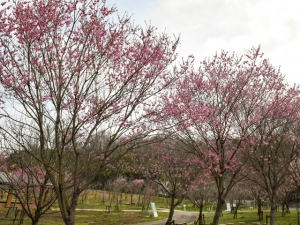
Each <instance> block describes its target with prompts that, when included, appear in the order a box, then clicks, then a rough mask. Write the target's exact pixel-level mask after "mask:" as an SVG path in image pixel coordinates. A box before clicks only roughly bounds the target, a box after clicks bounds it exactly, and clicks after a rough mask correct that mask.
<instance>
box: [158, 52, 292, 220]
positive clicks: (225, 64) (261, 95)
mask: <svg viewBox="0 0 300 225" xmlns="http://www.w3.org/2000/svg"><path fill="white" fill-rule="evenodd" d="M193 67H194V59H193V57H192V56H191V57H189V59H188V60H187V61H185V62H183V63H182V66H181V68H182V69H183V70H184V71H185V76H183V77H182V79H180V80H179V82H178V83H177V84H176V86H175V87H174V88H173V89H170V91H169V92H168V93H167V94H166V95H165V97H164V104H161V105H158V106H157V107H156V109H155V110H156V111H157V114H156V115H157V117H156V119H157V120H159V121H165V123H164V124H163V126H165V127H170V128H173V129H172V130H169V132H173V134H174V135H175V134H176V135H177V136H178V139H179V140H182V141H183V144H185V145H186V146H187V148H188V149H193V151H194V154H195V155H196V156H197V157H198V158H199V159H200V160H201V162H202V164H203V165H202V166H201V168H204V170H205V171H206V172H207V177H210V178H211V179H213V180H214V181H215V184H216V187H217V190H218V200H217V208H216V212H215V216H214V219H213V225H217V224H218V221H219V217H220V215H221V212H222V207H223V205H224V204H225V199H226V197H227V195H228V193H229V192H230V191H231V189H232V188H233V187H234V185H235V184H236V183H237V182H239V181H240V179H242V178H243V177H242V176H239V174H240V172H241V170H242V168H243V167H244V165H245V163H246V161H247V159H248V158H247V157H245V155H246V153H247V152H248V151H249V143H250V141H251V140H252V137H253V136H254V133H255V131H256V130H257V129H258V128H259V127H260V126H261V125H262V123H263V121H264V120H263V119H264V118H266V117H268V115H270V114H272V107H275V105H281V101H280V99H281V97H280V94H281V93H284V92H285V91H287V85H286V84H284V77H283V76H282V74H281V73H280V71H279V70H278V69H276V68H274V67H273V66H272V65H271V64H270V62H269V60H267V59H264V58H263V54H262V53H260V48H259V47H258V48H257V49H255V48H253V49H251V50H250V51H248V52H247V53H246V54H244V55H243V56H242V57H238V56H236V55H235V54H232V55H230V54H229V53H227V52H224V51H222V52H221V53H220V54H216V55H214V56H213V57H212V58H211V59H210V58H207V59H205V60H204V61H202V62H201V64H200V67H199V69H198V70H194V68H193ZM276 99H278V100H277V101H275V100H276ZM267 103H268V104H267ZM290 103H291V102H290ZM285 104H286V103H284V105H285ZM267 106H268V107H269V108H267Z"/></svg>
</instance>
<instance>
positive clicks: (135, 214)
mask: <svg viewBox="0 0 300 225" xmlns="http://www.w3.org/2000/svg"><path fill="white" fill-rule="evenodd" d="M103 197H104V193H103V192H101V191H95V190H94V191H92V190H91V191H89V192H88V193H85V196H82V198H81V199H80V201H79V204H78V209H77V212H76V225H85V224H91V225H92V224H93V225H97V224H99V225H125V224H137V223H141V222H148V221H153V220H166V218H167V216H168V213H166V212H161V211H159V210H160V209H166V208H167V205H168V201H167V200H166V199H164V198H160V197H151V198H149V199H147V201H153V202H155V204H156V207H157V209H158V211H159V213H158V217H157V218H153V217H152V216H151V215H152V211H151V210H149V211H142V207H141V206H137V204H136V205H127V204H126V203H128V202H129V201H130V200H131V198H130V197H131V196H130V195H125V194H123V195H122V202H123V204H122V205H120V206H119V208H118V211H116V210H115V203H112V208H111V212H110V213H108V212H105V210H106V207H107V203H108V197H107V196H106V197H105V198H104V199H103ZM139 199H140V200H141V196H137V195H134V196H133V198H132V200H133V202H135V203H137V202H138V201H139ZM103 200H104V201H103ZM119 200H120V199H119ZM103 202H104V203H105V204H103ZM183 205H186V210H188V211H195V210H197V209H196V208H194V207H192V205H191V204H190V203H189V202H188V201H185V202H183V203H182V204H181V206H179V207H177V209H178V210H183ZM207 207H208V206H206V207H205V209H206V208H207ZM7 211H8V209H0V224H1V225H11V224H13V221H14V218H12V217H10V216H9V217H6V213H7ZM266 215H269V211H268V209H267V208H265V209H264V221H258V220H257V219H258V216H257V211H256V209H255V208H254V209H253V210H250V209H249V207H243V208H242V210H239V211H238V216H237V218H236V219H233V214H231V213H229V212H224V213H223V216H222V217H221V218H220V221H219V224H226V223H234V224H235V225H238V223H239V222H246V224H247V225H248V224H249V225H251V223H252V222H260V224H263V223H265V222H266ZM213 216H214V212H213V211H212V212H205V213H204V218H205V223H206V224H210V223H211V222H212V221H213ZM17 218H18V217H17ZM15 224H17V221H16V222H15ZM23 224H24V225H29V224H31V222H30V219H29V218H28V217H27V216H25V220H24V223H23ZM39 224H40V225H63V224H64V223H63V221H62V219H61V215H60V212H59V211H58V206H57V205H54V207H53V210H51V211H49V212H48V213H47V214H45V215H44V216H43V217H42V218H41V220H40V223H39ZM276 224H277V225H297V224H298V212H297V211H296V210H291V213H290V214H286V215H285V216H284V217H282V215H281V212H277V213H276Z"/></svg>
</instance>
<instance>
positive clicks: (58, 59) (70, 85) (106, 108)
mask: <svg viewBox="0 0 300 225" xmlns="http://www.w3.org/2000/svg"><path fill="white" fill-rule="evenodd" d="M177 44H178V39H177V38H174V39H172V38H170V37H169V36H167V35H166V34H165V33H158V32H157V31H156V29H155V28H154V27H152V26H146V27H145V28H143V27H141V26H136V25H134V24H133V23H132V22H131V21H130V17H127V16H126V15H125V16H118V14H117V12H116V8H115V7H108V6H106V4H105V1H98V0H48V1H43V0H31V1H26V0H17V1H7V2H3V3H2V10H1V12H0V83H1V87H0V90H1V94H0V97H1V109H0V115H1V120H2V123H1V135H2V137H3V138H5V140H7V141H9V142H10V143H11V144H10V146H12V147H11V149H7V150H8V151H17V150H18V149H20V148H21V149H22V150H23V151H26V152H27V153H28V154H30V155H31V156H32V157H35V158H36V160H38V161H39V162H41V163H42V164H43V166H44V168H45V170H46V173H47V174H48V176H49V179H50V181H51V182H52V184H53V187H54V191H55V192H56V194H57V197H58V204H59V207H60V211H61V214H62V218H63V220H64V222H65V223H66V224H70V225H72V224H74V223H75V216H74V215H75V208H76V205H77V202H78V197H79V195H80V193H81V192H82V191H83V190H85V189H87V188H88V187H89V185H90V184H91V183H92V182H93V181H94V180H95V178H96V177H97V175H98V174H99V172H101V171H102V170H103V168H105V166H106V165H107V164H109V163H113V162H114V160H115V159H116V158H117V157H120V156H121V155H122V154H120V151H119V150H120V149H122V151H126V149H131V148H134V147H135V145H136V144H137V143H138V139H139V138H142V137H145V136H147V135H148V134H149V133H150V132H151V130H152V129H153V128H155V127H152V126H150V124H148V123H145V118H146V116H147V112H146V111H145V110H143V109H144V108H146V107H149V106H151V102H155V100H156V99H157V98H159V96H160V93H161V91H162V90H164V89H165V88H166V87H168V86H169V85H170V84H171V83H172V82H173V81H174V79H176V77H177V76H178V74H177V72H176V71H175V70H170V69H171V68H170V66H171V65H172V63H173V62H174V60H175V58H176V54H175V50H176V46H177ZM32 140H34V141H36V142H37V143H39V145H38V150H39V151H38V152H33V151H32V149H30V148H29V147H28V145H27V143H30V142H31V141H32ZM116 152H118V154H115V153H116Z"/></svg>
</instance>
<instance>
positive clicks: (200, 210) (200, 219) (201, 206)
mask: <svg viewBox="0 0 300 225" xmlns="http://www.w3.org/2000/svg"><path fill="white" fill-rule="evenodd" d="M203 206H204V205H203V204H201V205H200V206H199V216H198V224H199V225H204V224H205V221H204V219H203Z"/></svg>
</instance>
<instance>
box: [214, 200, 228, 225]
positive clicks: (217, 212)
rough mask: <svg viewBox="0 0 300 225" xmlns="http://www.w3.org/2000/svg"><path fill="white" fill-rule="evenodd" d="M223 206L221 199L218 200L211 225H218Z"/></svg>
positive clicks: (223, 202)
mask: <svg viewBox="0 0 300 225" xmlns="http://www.w3.org/2000/svg"><path fill="white" fill-rule="evenodd" d="M224 204H225V201H224V200H223V199H218V203H217V208H216V213H215V215H214V219H213V224H212V225H218V224H219V219H220V216H221V215H222V209H223V206H224Z"/></svg>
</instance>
